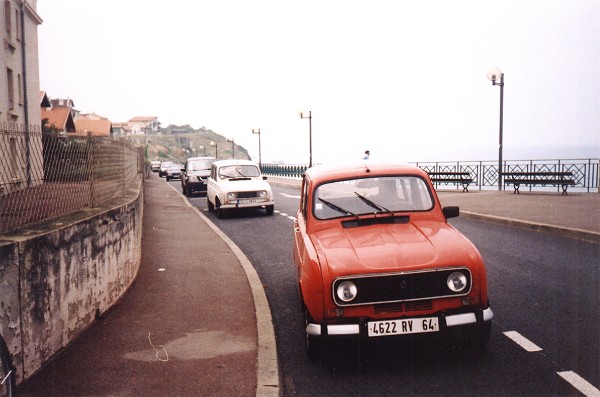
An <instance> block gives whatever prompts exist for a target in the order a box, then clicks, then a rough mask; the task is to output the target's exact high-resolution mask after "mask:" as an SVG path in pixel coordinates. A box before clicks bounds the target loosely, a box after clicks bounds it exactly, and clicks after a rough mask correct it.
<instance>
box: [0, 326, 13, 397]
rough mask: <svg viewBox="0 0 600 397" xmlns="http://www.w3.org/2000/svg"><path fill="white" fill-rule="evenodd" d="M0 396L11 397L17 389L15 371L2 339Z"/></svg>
mask: <svg viewBox="0 0 600 397" xmlns="http://www.w3.org/2000/svg"><path fill="white" fill-rule="evenodd" d="M2 380H4V382H3V383H2V384H0V396H4V397H11V396H12V395H13V391H14V389H15V369H14V367H13V365H12V362H11V361H10V355H9V354H8V349H7V347H6V344H5V343H4V340H3V339H2V338H1V337H0V381H2Z"/></svg>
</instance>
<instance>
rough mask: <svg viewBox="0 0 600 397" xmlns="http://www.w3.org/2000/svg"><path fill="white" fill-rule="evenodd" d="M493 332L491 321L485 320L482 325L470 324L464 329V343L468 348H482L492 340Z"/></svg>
mask: <svg viewBox="0 0 600 397" xmlns="http://www.w3.org/2000/svg"><path fill="white" fill-rule="evenodd" d="M491 334H492V322H491V321H485V322H484V323H483V324H482V325H473V326H469V327H467V328H465V329H463V330H462V344H464V346H465V347H468V348H472V349H475V350H481V349H483V348H484V347H485V345H486V343H487V342H488V341H489V340H490V336H491Z"/></svg>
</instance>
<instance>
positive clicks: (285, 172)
mask: <svg viewBox="0 0 600 397" xmlns="http://www.w3.org/2000/svg"><path fill="white" fill-rule="evenodd" d="M260 167H261V168H260V169H261V171H262V173H263V174H265V175H273V176H278V177H284V178H301V177H302V175H303V174H304V172H305V171H306V169H307V168H308V166H307V165H305V164H266V163H262V164H261V166H260Z"/></svg>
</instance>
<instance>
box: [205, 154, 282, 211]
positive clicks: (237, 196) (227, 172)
mask: <svg viewBox="0 0 600 397" xmlns="http://www.w3.org/2000/svg"><path fill="white" fill-rule="evenodd" d="M266 179H267V177H266V176H262V175H261V172H260V168H259V167H258V165H257V164H256V163H255V162H253V161H250V160H220V161H215V162H214V163H213V164H212V166H211V170H210V177H209V178H208V184H207V193H206V199H207V202H208V210H209V211H215V210H216V211H217V216H218V217H219V218H223V216H224V211H227V210H231V209H236V208H257V207H259V208H264V209H265V210H266V211H267V215H273V210H274V209H275V202H274V201H273V192H272V191H271V186H270V185H269V184H268V183H267V182H266Z"/></svg>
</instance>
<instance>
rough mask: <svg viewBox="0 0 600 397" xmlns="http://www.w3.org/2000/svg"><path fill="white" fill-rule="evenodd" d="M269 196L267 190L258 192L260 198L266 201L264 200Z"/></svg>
mask: <svg viewBox="0 0 600 397" xmlns="http://www.w3.org/2000/svg"><path fill="white" fill-rule="evenodd" d="M268 196H269V195H268V194H267V191H266V190H261V191H259V192H258V197H260V198H263V199H264V198H267V197H268Z"/></svg>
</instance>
